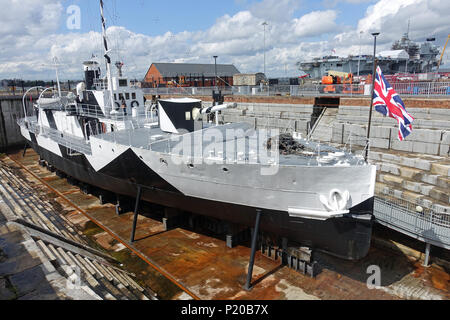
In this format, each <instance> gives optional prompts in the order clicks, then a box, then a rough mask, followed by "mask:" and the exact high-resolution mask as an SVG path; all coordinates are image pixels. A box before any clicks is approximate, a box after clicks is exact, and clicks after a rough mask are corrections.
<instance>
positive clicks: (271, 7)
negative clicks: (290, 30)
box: [250, 0, 301, 22]
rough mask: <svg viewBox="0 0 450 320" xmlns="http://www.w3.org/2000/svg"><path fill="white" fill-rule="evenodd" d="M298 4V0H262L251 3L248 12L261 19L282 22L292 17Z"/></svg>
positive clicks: (299, 2)
mask: <svg viewBox="0 0 450 320" xmlns="http://www.w3.org/2000/svg"><path fill="white" fill-rule="evenodd" d="M300 4H301V1H300V0H263V1H261V2H259V3H255V4H253V5H252V6H251V7H250V12H251V13H252V15H253V16H255V17H257V18H260V19H263V20H268V21H277V22H283V21H286V20H289V19H291V18H292V15H293V14H294V12H295V11H296V10H297V9H298V8H299V7H300Z"/></svg>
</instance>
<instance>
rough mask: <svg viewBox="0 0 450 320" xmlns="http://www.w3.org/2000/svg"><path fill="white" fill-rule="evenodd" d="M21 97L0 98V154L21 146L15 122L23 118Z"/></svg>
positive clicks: (22, 142)
mask: <svg viewBox="0 0 450 320" xmlns="http://www.w3.org/2000/svg"><path fill="white" fill-rule="evenodd" d="M23 117H24V114H23V108H22V97H18V96H17V97H0V152H5V151H7V150H8V149H11V148H14V147H17V146H23V144H24V142H25V140H24V139H23V137H22V135H21V134H20V130H19V126H18V125H17V120H18V119H20V118H23Z"/></svg>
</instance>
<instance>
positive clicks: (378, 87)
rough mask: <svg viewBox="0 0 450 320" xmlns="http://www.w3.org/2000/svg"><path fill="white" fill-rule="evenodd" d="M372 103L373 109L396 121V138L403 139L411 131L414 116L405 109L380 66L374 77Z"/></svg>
mask: <svg viewBox="0 0 450 320" xmlns="http://www.w3.org/2000/svg"><path fill="white" fill-rule="evenodd" d="M373 105H374V106H375V110H377V111H378V112H380V113H381V114H383V115H384V116H385V117H386V116H389V117H391V118H394V119H395V120H397V122H398V126H399V130H398V139H399V140H400V141H403V140H404V139H405V138H406V137H407V136H409V135H410V134H411V132H412V123H413V122H414V118H413V117H412V116H411V115H410V114H409V113H408V112H407V111H406V109H405V104H404V103H403V100H402V99H401V98H400V96H399V95H398V94H397V92H395V90H394V89H393V88H392V87H391V85H390V84H389V82H387V80H386V78H385V77H384V75H383V73H382V72H381V68H380V67H378V68H377V74H376V77H375V88H374V93H373Z"/></svg>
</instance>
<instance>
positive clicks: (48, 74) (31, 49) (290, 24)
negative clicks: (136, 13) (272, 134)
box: [0, 0, 450, 79]
mask: <svg viewBox="0 0 450 320" xmlns="http://www.w3.org/2000/svg"><path fill="white" fill-rule="evenodd" d="M24 1H25V5H23V3H24ZM347 1H357V0H347ZM7 2H8V7H9V8H10V10H9V12H8V13H5V12H4V11H2V12H0V79H1V78H11V77H21V78H25V79H36V78H53V77H54V76H53V73H54V72H53V71H52V70H51V68H50V69H49V68H48V64H49V63H50V61H51V59H52V57H53V56H57V57H58V58H59V60H60V62H61V63H62V64H64V67H63V68H62V69H61V73H62V78H70V79H75V78H81V76H82V68H81V63H82V61H84V60H86V59H87V58H89V57H91V55H92V54H96V55H98V56H99V57H102V56H103V50H102V44H101V36H100V34H99V33H98V32H93V31H92V32H88V33H65V34H60V33H58V30H59V27H60V26H61V25H62V24H64V23H65V22H64V21H62V20H63V19H62V14H63V12H64V10H63V7H62V5H61V2H60V1H56V0H42V1H39V2H37V1H32V0H22V1H17V0H10V1H7ZM245 3H248V2H245ZM274 3H279V4H280V8H281V9H279V8H278V7H277V6H275V5H274ZM298 3H299V1H291V0H278V1H276V2H275V1H274V0H265V1H262V2H260V3H258V4H250V5H245V4H244V2H243V5H244V6H245V7H246V10H243V11H240V12H238V13H236V14H234V15H224V16H222V17H220V18H218V19H217V20H216V22H215V23H214V25H212V26H211V27H210V28H208V29H206V30H200V31H196V32H189V31H184V32H180V33H171V32H167V33H164V34H161V35H158V36H148V35H145V34H140V33H136V32H133V31H130V30H128V29H127V28H126V26H125V27H109V28H108V30H107V34H108V39H109V43H110V47H111V48H112V49H113V54H112V58H113V59H114V60H113V61H115V60H116V59H120V60H122V61H124V62H125V68H124V71H125V72H126V73H127V74H128V75H129V76H130V77H133V78H138V79H142V78H143V76H144V74H145V72H146V71H147V69H148V67H149V65H150V64H151V63H152V62H201V63H208V62H211V63H212V62H213V59H212V56H213V55H218V56H219V59H218V62H219V63H233V64H235V65H236V66H237V67H238V69H239V70H240V71H241V72H257V71H261V70H262V69H263V52H264V40H263V39H264V32H263V26H262V25H261V24H262V22H264V21H268V22H269V26H268V27H267V29H266V57H267V71H268V75H269V76H282V75H284V74H285V73H286V70H287V71H288V73H289V75H294V74H296V69H295V64H296V62H298V61H299V60H306V59H310V58H313V57H317V56H323V55H325V54H330V52H331V50H332V49H336V51H337V54H338V55H342V56H344V55H348V54H357V53H358V52H359V40H358V39H359V37H360V34H359V31H360V30H364V31H365V33H364V34H363V35H362V36H361V44H362V49H363V53H366V54H370V53H371V49H372V41H373V38H372V37H371V36H370V34H369V33H368V31H371V30H372V29H381V32H382V34H381V35H380V37H379V50H385V49H388V48H389V47H390V45H391V44H392V42H393V41H394V40H397V39H399V38H400V37H401V35H402V33H404V32H405V31H406V28H407V23H408V19H411V32H410V35H411V38H412V39H414V40H423V39H425V38H426V37H428V36H431V35H433V36H436V37H437V38H438V39H439V41H440V42H439V43H437V44H439V45H442V44H443V43H442V40H443V39H444V37H445V38H446V37H447V33H448V30H450V22H449V21H448V16H450V1H446V2H445V3H443V2H442V1H438V0H415V1H413V0H380V1H378V2H377V3H376V4H374V5H371V6H369V7H368V9H367V11H366V13H365V16H364V17H363V18H362V19H360V20H359V21H358V23H357V27H349V26H343V25H341V24H339V23H338V22H337V21H338V15H339V9H337V10H323V11H320V10H316V11H312V12H307V13H306V14H304V15H302V16H295V10H296V8H298ZM0 5H3V7H5V0H0ZM272 6H273V7H272ZM44 7H45V8H47V9H45V10H48V12H51V14H49V15H45V16H44V15H43V14H42V11H39V10H40V9H41V8H44ZM264 8H265V9H264ZM271 8H273V10H270V9H271ZM268 11H270V12H269V13H267V12H268ZM36 12H37V13H36ZM266 13H267V14H266ZM283 17H284V18H283ZM446 57H448V55H446ZM448 62H450V61H448ZM44 64H46V65H47V66H45V65H44Z"/></svg>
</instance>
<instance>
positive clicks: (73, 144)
mask: <svg viewBox="0 0 450 320" xmlns="http://www.w3.org/2000/svg"><path fill="white" fill-rule="evenodd" d="M19 125H25V126H26V127H27V128H28V130H30V131H31V132H33V133H34V134H36V135H40V136H44V137H47V138H50V139H51V140H53V141H55V142H57V143H58V144H60V145H63V146H65V147H67V148H68V149H69V150H68V152H69V153H73V151H75V152H81V153H83V154H88V155H90V154H92V150H91V145H90V143H89V141H86V140H85V139H84V138H80V137H77V136H74V135H71V134H69V133H66V132H62V131H59V130H56V129H52V128H49V127H45V126H41V125H39V124H38V122H37V120H36V118H34V119H28V121H27V122H25V121H23V120H21V121H20V122H19Z"/></svg>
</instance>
